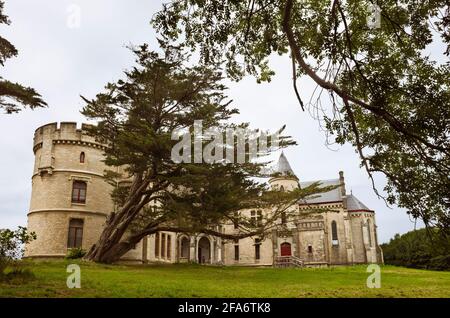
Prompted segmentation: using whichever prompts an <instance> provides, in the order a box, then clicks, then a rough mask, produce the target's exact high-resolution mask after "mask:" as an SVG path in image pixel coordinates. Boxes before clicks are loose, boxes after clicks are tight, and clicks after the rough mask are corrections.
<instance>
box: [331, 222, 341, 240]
mask: <svg viewBox="0 0 450 318" xmlns="http://www.w3.org/2000/svg"><path fill="white" fill-rule="evenodd" d="M331 242H332V245H333V246H337V245H339V239H338V230H337V223H336V221H334V220H333V221H331Z"/></svg>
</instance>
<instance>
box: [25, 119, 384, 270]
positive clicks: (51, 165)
mask: <svg viewBox="0 0 450 318" xmlns="http://www.w3.org/2000/svg"><path fill="white" fill-rule="evenodd" d="M85 128H86V126H85V125H82V126H81V129H78V128H77V125H76V123H68V122H62V123H61V124H60V125H59V127H58V124H57V123H51V124H47V125H45V126H42V127H39V128H38V129H37V130H36V132H35V135H34V143H33V152H34V155H35V163H34V170H33V176H32V195H31V203H30V211H29V213H28V229H29V231H34V232H35V233H36V234H37V240H35V241H33V242H31V243H30V244H28V245H27V246H26V249H25V257H33V258H37V257H43V258H49V257H64V256H65V255H66V254H67V251H68V249H70V248H75V247H81V248H83V249H85V250H88V249H89V248H90V247H91V246H92V245H93V244H94V243H95V242H96V241H97V239H98V238H99V236H100V233H101V231H102V227H103V224H104V222H105V220H106V217H107V216H108V214H109V213H111V212H112V211H114V210H115V209H116V208H117V207H115V206H114V204H113V202H112V200H111V197H110V193H111V190H112V185H110V184H109V183H107V182H105V180H104V176H103V173H104V170H106V169H111V168H110V167H107V166H106V165H105V164H104V162H103V161H102V160H103V158H104V155H103V153H104V149H105V145H103V144H100V143H98V142H96V140H95V138H93V137H91V136H88V135H87V134H86V131H85ZM276 170H277V172H278V173H277V176H276V177H273V178H271V179H270V180H269V181H268V182H269V184H270V186H272V187H278V188H279V189H281V190H285V191H289V190H290V189H294V188H296V187H299V186H300V187H305V186H307V185H309V184H311V182H299V180H298V178H297V177H296V176H295V174H294V172H293V171H292V169H291V167H290V165H289V162H288V161H287V159H286V157H285V155H284V154H282V155H281V156H280V159H279V161H278V165H277V168H276ZM321 184H322V185H323V186H328V185H336V186H338V187H337V188H336V189H334V190H332V191H329V192H327V193H322V194H319V195H315V196H314V197H312V198H310V199H307V200H304V201H299V202H298V204H297V205H295V206H293V207H292V209H294V210H295V209H297V211H301V210H307V209H311V207H317V208H321V209H325V210H326V212H322V213H316V214H308V216H307V217H306V218H301V219H298V220H289V221H286V219H284V220H283V219H281V220H279V222H278V224H277V227H276V228H275V229H274V230H272V232H271V233H270V234H269V235H268V236H266V237H265V238H264V239H259V238H255V237H248V238H244V239H240V240H238V241H224V240H222V239H221V238H218V237H213V236H210V235H205V234H197V235H186V234H181V233H174V232H159V233H156V234H153V235H149V236H147V237H146V238H144V239H143V240H142V241H141V242H140V243H139V244H137V245H136V246H135V247H134V249H132V250H130V251H129V252H128V253H127V254H126V255H125V256H124V257H123V258H122V260H123V261H133V262H142V263H147V262H156V261H158V262H166V263H176V262H198V263H206V264H225V265H248V266H251V265H259V266H272V265H280V266H283V265H293V266H297V265H306V266H328V265H339V264H361V263H382V262H383V259H382V252H381V249H380V247H379V245H378V240H377V227H376V223H375V212H374V211H373V210H371V209H369V208H368V207H366V206H365V205H364V204H363V203H362V202H360V201H359V200H358V199H357V198H356V197H355V196H354V195H353V194H348V193H347V191H346V187H345V180H344V174H343V172H339V177H338V178H336V179H331V180H323V181H321ZM240 213H242V214H243V215H245V216H247V217H249V218H251V219H252V220H254V221H255V222H258V219H260V218H261V217H262V215H263V214H265V213H270V211H261V210H245V211H241V212H240ZM288 213H289V212H288ZM220 230H221V231H223V232H225V233H235V232H237V231H239V229H238V227H237V226H236V225H235V224H233V223H231V222H230V223H224V224H223V225H222V229H220Z"/></svg>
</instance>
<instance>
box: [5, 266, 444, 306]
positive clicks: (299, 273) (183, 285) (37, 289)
mask: <svg viewBox="0 0 450 318" xmlns="http://www.w3.org/2000/svg"><path fill="white" fill-rule="evenodd" d="M71 263H77V264H79V265H80V267H81V288H80V289H69V288H67V286H66V279H67V276H68V275H69V274H68V273H67V272H66V266H67V265H68V264H71ZM22 266H23V267H24V268H29V269H31V271H32V272H33V273H34V276H35V278H34V279H31V280H27V281H25V282H24V281H18V282H15V281H14V280H13V281H10V282H8V283H5V282H3V283H2V282H0V297H450V272H437V271H425V270H416V269H408V268H403V267H394V266H383V267H382V269H381V288H379V289H369V288H367V287H366V279H367V277H368V276H369V275H370V273H366V266H347V267H331V268H324V269H313V268H306V269H275V268H243V267H212V266H199V265H149V266H123V265H98V264H92V263H85V262H79V261H63V260H58V261H45V262H44V261H34V262H33V261H25V262H23V263H22Z"/></svg>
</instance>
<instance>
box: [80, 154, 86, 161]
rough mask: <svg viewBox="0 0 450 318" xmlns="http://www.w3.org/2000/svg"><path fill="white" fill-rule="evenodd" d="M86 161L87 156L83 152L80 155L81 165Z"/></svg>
mask: <svg viewBox="0 0 450 318" xmlns="http://www.w3.org/2000/svg"><path fill="white" fill-rule="evenodd" d="M85 160H86V154H85V153H84V151H83V152H82V153H80V163H84V161H85Z"/></svg>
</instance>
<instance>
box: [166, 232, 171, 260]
mask: <svg viewBox="0 0 450 318" xmlns="http://www.w3.org/2000/svg"><path fill="white" fill-rule="evenodd" d="M171 256H172V236H171V235H167V258H168V259H170V258H171Z"/></svg>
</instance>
